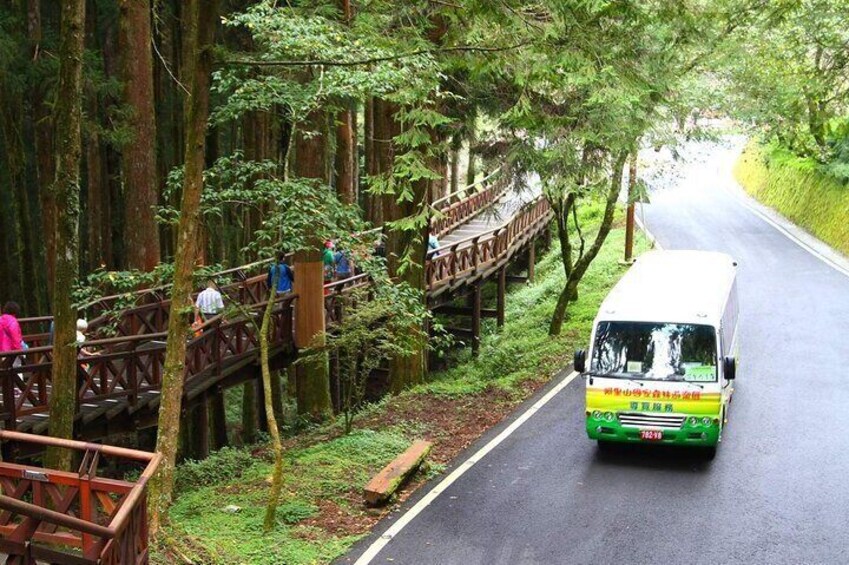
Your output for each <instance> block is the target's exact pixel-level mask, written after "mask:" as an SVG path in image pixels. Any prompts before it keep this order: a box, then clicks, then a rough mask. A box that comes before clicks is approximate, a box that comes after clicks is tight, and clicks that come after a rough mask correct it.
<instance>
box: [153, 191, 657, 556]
mask: <svg viewBox="0 0 849 565" xmlns="http://www.w3.org/2000/svg"><path fill="white" fill-rule="evenodd" d="M602 212H603V208H602V207H601V205H592V206H587V207H585V208H584V209H583V214H582V221H584V222H585V223H586V224H587V225H594V224H595V225H597V224H598V221H599V218H600V216H601V214H602ZM622 223H623V218H622V214H621V212H617V215H616V218H615V220H614V229H613V230H612V231H611V233H610V236H609V237H608V239H607V241H606V243H605V245H604V246H603V247H602V249H601V251H600V253H599V256H598V258H597V260H596V261H595V262H593V264H592V266H591V267H590V269H589V270H588V271H587V274H586V276H585V277H584V280H583V282H582V284H581V287H580V294H579V299H578V300H577V302H575V303H574V305H573V306H572V307H571V308H570V310H569V316H568V319H567V320H566V322H565V323H564V327H563V331H562V332H561V334H560V335H558V336H550V335H549V334H548V325H549V321H550V317H551V311H552V308H553V307H554V304H555V303H556V301H557V299H558V296H559V294H560V291H561V289H562V288H563V284H564V281H565V275H564V273H563V269H562V265H561V263H560V254H559V249H558V248H557V243H556V242H555V243H554V244H553V246H552V249H550V250H549V251H548V252H547V253H546V254H545V255H544V256H543V257H542V258H541V259H540V261H539V262H538V264H537V280H536V283H534V284H527V285H521V286H519V285H516V286H514V287H513V289H512V291H511V292H510V294H509V296H508V299H507V323H506V325H505V327H504V328H503V330H501V331H500V332H498V331H496V328H495V324H494V322H493V323H492V324H491V325H487V326H486V327H485V335H484V337H483V341H482V344H481V353H480V355H479V356H478V357H477V358H472V357H471V354H470V353H469V352H468V351H463V352H462V353H461V354H460V355H459V356H458V358H456V359H453V360H452V367H451V368H449V369H447V370H444V371H441V372H438V373H435V374H433V375H432V376H431V377H430V379H429V380H428V382H427V383H425V384H422V385H419V386H417V387H414V388H412V389H410V390H408V391H405V392H404V393H402V394H400V395H397V396H393V397H389V398H386V399H384V400H383V401H381V402H379V403H376V404H373V405H371V406H369V407H367V408H366V409H365V410H364V411H362V412H361V413H359V414H357V416H356V418H355V419H354V421H353V430H352V431H351V433H350V434H347V435H346V434H345V433H344V431H345V422H344V418H342V417H340V418H339V419H338V420H337V421H334V422H332V423H330V424H328V425H325V426H323V427H318V428H314V429H313V430H312V431H309V432H306V433H302V434H299V435H297V436H294V437H292V438H290V439H288V440H285V441H284V445H285V448H286V451H285V455H284V469H283V485H282V495H281V498H280V503H279V505H278V508H277V518H276V524H275V527H274V528H273V529H272V531H271V532H270V533H269V534H267V535H263V534H262V527H263V518H264V514H265V508H264V506H265V503H266V501H267V492H268V485H269V481H270V477H271V474H272V470H273V455H272V452H271V450H270V449H269V447H268V446H266V445H265V444H262V443H260V444H257V445H255V446H251V447H244V448H239V449H234V448H227V449H224V450H222V451H219V452H217V453H215V454H213V455H212V456H211V457H210V458H208V459H206V460H204V461H201V462H188V463H186V464H183V465H181V466H179V467H178V468H177V472H176V485H177V486H176V488H177V492H176V493H175V502H174V506H173V508H172V510H171V512H170V525H169V526H167V527H166V529H165V531H164V532H163V535H162V536H161V537H160V539H159V546H158V547H156V549H155V551H154V554H153V562H154V563H161V564H165V563H169V564H172V563H174V562H175V560H176V561H178V562H192V563H234V564H235V563H251V564H254V563H256V564H263V563H268V564H271V563H287V564H289V565H296V564H300V563H304V564H306V563H328V562H330V561H331V560H333V559H334V558H335V557H337V556H339V555H341V554H342V553H344V552H345V551H346V550H347V549H348V548H350V546H351V545H352V544H353V543H354V542H355V541H357V540H358V539H360V538H361V537H363V536H364V535H366V534H367V533H368V532H369V530H370V529H371V527H372V526H373V525H374V524H375V523H377V521H378V520H380V519H381V518H382V517H383V516H385V515H386V514H387V513H388V512H390V511H391V510H392V509H393V508H395V507H397V504H398V502H399V501H400V500H404V499H405V498H406V497H407V496H409V494H410V493H411V492H412V491H413V490H415V488H417V487H418V486H420V485H421V484H423V483H424V481H426V480H427V479H428V478H430V477H433V476H435V475H438V474H439V472H440V471H442V470H443V469H444V466H445V465H447V464H448V463H449V462H450V461H451V460H452V459H453V458H454V457H456V456H457V455H458V454H459V453H460V452H461V451H462V450H463V449H465V448H466V447H468V446H469V445H470V444H471V443H472V442H474V441H475V440H476V439H477V438H478V437H480V435H481V434H482V433H483V432H484V431H486V430H487V429H488V428H490V427H491V426H493V425H495V424H497V423H498V422H499V421H500V420H501V419H503V418H504V417H505V416H506V415H508V414H509V413H510V412H511V411H512V410H514V409H515V408H516V406H517V405H518V404H520V403H521V402H522V401H523V400H525V399H527V398H528V397H530V396H531V395H532V394H533V393H534V392H535V391H537V390H539V389H540V388H541V387H542V386H544V385H545V384H546V383H547V382H549V381H550V380H551V379H552V378H553V377H554V376H556V375H557V374H558V373H559V372H561V371H562V370H564V369H565V368H566V367H567V366H568V364H569V361H570V359H571V353H572V351H573V350H574V349H575V347H576V346H579V345H581V344H583V343H584V342H585V341H586V340H587V339H588V336H589V331H590V326H591V323H592V319H593V317H594V316H595V314H596V311H597V309H598V306H599V304H600V303H601V301H602V300H603V298H604V296H605V295H606V294H607V292H608V291H609V290H610V288H611V287H612V286H613V284H615V282H616V281H617V280H618V279H619V277H620V276H621V275H622V274H623V273H624V272H625V267H623V266H622V265H621V264H620V262H619V261H620V259H621V256H622V249H623V245H624V229H623V227H622ZM647 248H648V243H647V242H646V240H645V239H644V238H643V237H642V236H641V235H638V237H637V245H636V249H637V251H638V252H642V251H645V250H646V249H647ZM417 438H426V439H428V440H430V441H433V442H434V450H433V452H432V454H431V462H430V466H429V468H428V469H427V470H425V471H423V472H420V473H419V475H417V476H416V477H414V478H413V480H412V482H411V484H410V485H409V486H408V487H407V488H405V489H404V490H403V491H402V492H401V493H400V495H399V497H398V498H397V499H396V500H395V501H394V503H393V504H390V505H389V506H388V507H387V508H384V509H367V508H366V507H365V506H364V504H363V499H362V489H363V487H364V486H365V484H366V483H367V482H368V480H369V479H370V478H371V476H373V475H374V474H375V473H376V472H377V471H379V470H380V469H381V468H382V467H383V466H385V465H386V464H387V463H389V462H390V461H391V460H392V459H393V458H395V457H396V456H397V455H398V454H400V453H401V452H402V451H404V450H405V449H406V448H407V447H408V446H409V444H410V442H411V441H413V440H414V439H417Z"/></svg>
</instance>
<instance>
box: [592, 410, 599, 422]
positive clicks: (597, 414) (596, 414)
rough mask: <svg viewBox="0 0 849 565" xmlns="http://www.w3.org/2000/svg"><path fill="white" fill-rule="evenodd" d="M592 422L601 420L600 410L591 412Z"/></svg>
mask: <svg viewBox="0 0 849 565" xmlns="http://www.w3.org/2000/svg"><path fill="white" fill-rule="evenodd" d="M593 420H601V410H593Z"/></svg>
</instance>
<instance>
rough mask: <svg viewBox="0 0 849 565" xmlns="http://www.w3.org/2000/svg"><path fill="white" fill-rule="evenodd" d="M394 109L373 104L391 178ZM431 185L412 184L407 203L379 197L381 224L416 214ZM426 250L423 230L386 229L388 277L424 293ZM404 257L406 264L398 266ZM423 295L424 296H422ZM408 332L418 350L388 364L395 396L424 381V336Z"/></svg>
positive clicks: (435, 164) (379, 149)
mask: <svg viewBox="0 0 849 565" xmlns="http://www.w3.org/2000/svg"><path fill="white" fill-rule="evenodd" d="M397 111H398V108H397V106H396V105H395V104H393V103H390V102H387V101H385V100H377V99H376V100H375V102H374V120H375V125H374V130H375V153H376V160H377V166H378V168H379V171H380V173H381V174H383V175H392V174H393V168H394V161H395V144H394V142H393V140H394V138H395V136H397V135H398V134H399V133H400V132H401V127H400V124H399V123H398V121H397V117H396V113H397ZM433 133H434V132H431V134H432V135H431V138H432V140H433V142H434V143H436V141H437V140H436V137H435V135H433ZM426 165H427V167H428V168H429V169H430V170H432V171H436V170H439V167H440V162H439V156H437V155H435V156H433V157H431V158H429V159H428V162H427V163H426ZM432 184H434V183H433V182H431V181H430V179H421V180H418V181H415V182H414V183H413V186H412V189H413V198H412V199H411V200H404V201H399V199H398V195H396V194H386V195H384V196H383V219H384V221H385V222H393V221H397V220H400V219H402V218H407V217H410V216H413V215H416V214H418V213H419V212H420V211H421V207H423V206H427V205H428V203H429V196H430V194H431V192H432ZM426 251H427V227H426V226H425V227H424V228H422V230H421V231H419V232H415V231H412V230H400V229H390V230H389V231H388V233H387V238H386V259H387V267H388V270H389V275H390V276H391V277H393V278H395V279H396V280H399V281H403V282H406V283H407V284H409V285H410V286H411V287H412V288H414V289H417V290H420V291H422V292H423V291H424V288H425V272H424V264H425V253H426ZM404 258H407V259H408V260H409V264H407V265H402V264H403V262H404V260H405V259H404ZM423 296H424V295H423ZM410 331H411V332H414V333H416V334H417V335H418V337H419V339H420V341H419V347H418V348H416V350H415V351H414V352H413V353H412V354H410V355H405V356H399V357H394V358H392V359H391V360H390V363H389V381H390V389H391V391H392V392H393V393H398V392H401V391H402V390H404V389H405V388H407V387H409V386H410V385H412V384H415V383H419V382H421V381H422V380H424V375H425V371H426V357H427V356H426V355H425V346H426V339H427V336H426V335H425V334H424V332H423V331H422V329H421V328H420V327H411V328H410Z"/></svg>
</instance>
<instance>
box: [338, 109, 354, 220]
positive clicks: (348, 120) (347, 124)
mask: <svg viewBox="0 0 849 565" xmlns="http://www.w3.org/2000/svg"><path fill="white" fill-rule="evenodd" d="M348 106H349V107H348V108H347V109H345V110H342V111H341V112H339V113H338V114H337V115H336V159H335V161H336V194H338V195H339V200H340V201H342V202H344V203H345V204H356V203H357V187H356V185H355V184H354V158H355V155H356V148H357V145H356V140H355V139H354V126H353V122H354V114H353V112H352V111H351V108H350V104H348Z"/></svg>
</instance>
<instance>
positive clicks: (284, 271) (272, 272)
mask: <svg viewBox="0 0 849 565" xmlns="http://www.w3.org/2000/svg"><path fill="white" fill-rule="evenodd" d="M274 277H277V294H283V293H284V292H292V283H293V282H295V272H294V271H293V270H292V267H290V266H289V263H288V262H286V255H285V254H283V253H281V254H280V255H278V256H277V263H275V264H273V265H271V267H269V269H268V279H267V280H266V281H265V285H266V286H267V287H268V288H271V285H272V284H273V281H274Z"/></svg>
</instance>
